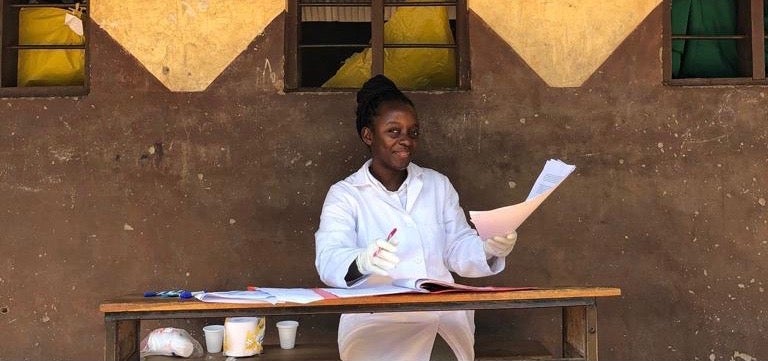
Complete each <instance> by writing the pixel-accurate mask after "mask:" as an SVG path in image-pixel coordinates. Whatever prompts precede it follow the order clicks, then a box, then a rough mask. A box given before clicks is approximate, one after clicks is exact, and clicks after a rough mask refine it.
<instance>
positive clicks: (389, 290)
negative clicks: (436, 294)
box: [323, 285, 414, 298]
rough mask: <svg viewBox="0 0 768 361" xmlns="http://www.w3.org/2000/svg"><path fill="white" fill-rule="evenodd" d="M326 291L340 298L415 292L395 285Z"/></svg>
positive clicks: (330, 289)
mask: <svg viewBox="0 0 768 361" xmlns="http://www.w3.org/2000/svg"><path fill="white" fill-rule="evenodd" d="M323 290H324V291H326V292H328V293H331V294H333V295H335V296H336V297H339V298H348V297H363V296H378V295H393V294H398V293H409V292H413V291H414V290H412V289H410V288H403V287H399V286H393V285H377V286H370V287H361V288H323Z"/></svg>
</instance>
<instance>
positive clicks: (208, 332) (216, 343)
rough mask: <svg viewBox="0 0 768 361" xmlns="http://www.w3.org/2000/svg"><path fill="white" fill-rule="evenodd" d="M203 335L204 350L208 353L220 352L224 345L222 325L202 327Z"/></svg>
mask: <svg viewBox="0 0 768 361" xmlns="http://www.w3.org/2000/svg"><path fill="white" fill-rule="evenodd" d="M203 333H204V334H205V349H206V350H207V351H208V353H219V352H221V345H222V344H223V343H224V325H208V326H205V327H203Z"/></svg>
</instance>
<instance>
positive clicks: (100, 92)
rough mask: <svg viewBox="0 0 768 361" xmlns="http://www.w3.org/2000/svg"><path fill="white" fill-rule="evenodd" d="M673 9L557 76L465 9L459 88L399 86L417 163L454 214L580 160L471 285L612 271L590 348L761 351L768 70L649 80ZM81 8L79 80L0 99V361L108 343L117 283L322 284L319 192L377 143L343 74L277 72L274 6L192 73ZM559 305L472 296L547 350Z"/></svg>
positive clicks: (678, 355)
mask: <svg viewBox="0 0 768 361" xmlns="http://www.w3.org/2000/svg"><path fill="white" fill-rule="evenodd" d="M662 20H663V19H662V11H661V9H660V8H656V9H655V10H653V11H652V12H650V15H648V16H647V18H645V20H644V21H642V22H641V23H639V26H638V27H637V28H636V29H634V30H633V31H632V32H631V33H630V34H629V36H628V37H627V38H626V40H624V41H623V42H622V43H621V44H620V45H618V48H616V50H615V51H613V52H612V53H611V55H610V56H609V57H608V58H607V60H605V62H604V63H602V65H600V66H599V67H598V68H597V70H596V71H595V72H594V73H593V74H592V75H591V76H590V77H588V79H586V80H585V81H584V83H583V84H582V85H581V86H580V87H572V88H555V87H551V86H549V85H547V83H546V82H545V81H544V80H543V79H544V78H543V77H542V76H541V75H539V74H537V72H536V71H534V70H533V68H532V67H531V66H530V65H529V64H528V63H527V62H526V61H525V60H524V59H523V58H522V57H520V56H519V55H518V53H517V52H515V51H514V50H513V49H512V48H510V46H509V41H508V39H507V40H505V37H504V36H500V35H499V34H497V33H495V32H494V31H493V30H492V29H491V28H490V27H489V26H488V25H487V24H486V23H484V22H483V20H482V19H481V18H480V17H478V16H477V15H472V16H471V17H470V21H471V27H470V35H471V40H472V49H471V50H472V51H471V53H472V91H470V92H460V93H443V94H433V93H417V94H412V98H413V100H414V102H415V103H416V104H417V107H418V112H419V116H420V119H421V122H422V128H423V129H424V141H423V143H422V145H421V149H420V153H419V154H418V156H417V163H419V164H421V165H424V166H429V167H431V168H434V169H437V170H439V171H441V172H443V173H445V174H447V175H448V176H449V177H451V179H452V180H453V182H454V185H455V186H456V188H457V190H458V191H459V194H460V195H461V197H462V204H463V205H464V208H465V209H467V210H470V209H472V210H474V209H489V208H493V207H497V206H502V205H506V204H510V203H516V202H519V201H521V200H522V199H524V197H525V195H527V193H528V191H529V189H530V185H531V184H532V182H533V180H534V178H535V176H536V175H537V174H538V172H539V170H540V168H541V166H542V165H543V164H544V161H545V160H546V159H549V158H561V159H563V160H565V161H567V162H569V163H572V164H576V165H577V167H578V168H577V171H576V172H575V173H574V174H573V175H572V176H571V177H570V178H569V179H568V180H567V181H566V182H565V183H564V184H563V185H562V186H561V187H560V188H559V189H558V190H557V191H556V192H555V193H554V194H553V195H552V196H551V197H550V198H549V199H548V200H547V201H546V202H545V203H544V205H543V206H542V207H541V208H540V209H539V210H537V211H536V213H534V215H533V216H532V217H531V218H530V219H529V220H528V221H527V222H526V223H525V224H524V225H523V226H522V227H521V228H520V229H519V232H520V241H519V243H518V246H517V248H516V249H515V251H514V253H513V255H512V256H511V257H510V259H509V265H508V268H507V270H506V271H505V272H504V273H503V274H501V275H498V276H495V277H492V278H489V279H482V280H464V281H467V282H474V283H476V284H499V285H535V286H557V285H606V286H618V287H621V288H622V289H623V292H624V295H623V296H622V297H621V298H617V299H611V300H605V301H602V302H600V305H599V306H600V307H599V309H600V315H599V316H600V317H599V327H600V331H601V333H600V335H601V339H600V356H601V359H605V360H639V359H648V360H650V359H656V360H731V359H733V360H753V359H763V358H766V357H768V356H766V355H768V344H766V342H764V341H765V336H764V334H765V329H764V328H765V327H766V320H765V317H766V316H765V315H764V313H763V310H762V308H763V307H762V304H764V303H765V301H766V295H765V292H764V287H765V285H764V282H767V281H768V279H767V277H768V275H767V274H766V272H767V271H766V267H765V260H764V258H765V255H764V254H763V253H764V252H766V251H768V243H766V241H765V239H766V237H765V233H766V232H767V231H768V224H767V223H768V218H767V214H766V207H765V204H766V201H765V198H766V197H768V196H767V195H766V193H768V191H767V189H766V177H765V176H766V171H765V168H766V163H767V162H768V157H767V156H766V154H767V153H766V151H767V150H768V149H766V148H767V147H766V135H767V133H768V131H766V127H765V121H766V118H767V114H766V112H767V111H766V102H767V100H766V98H765V93H766V89H765V88H763V87H713V88H669V87H664V86H662V85H661V68H662V67H661V63H660V57H659V53H660V48H661V46H662V44H661V36H660V34H661V31H662V27H661V24H662ZM92 25H94V26H93V29H92V30H93V31H92V34H91V52H92V53H91V54H92V64H91V74H92V79H91V83H92V86H91V93H90V94H89V95H88V96H86V97H83V98H79V99H69V98H68V99H3V100H2V101H1V102H0V119H2V121H0V159H2V161H0V205H1V206H0V230H2V231H1V232H0V254H2V255H3V256H2V258H1V259H0V262H2V263H0V325H2V327H0V340H2V341H0V360H21V359H28V360H49V359H50V360H98V359H101V358H102V357H103V345H104V336H103V325H102V321H101V314H100V313H99V312H98V304H99V302H100V301H101V300H102V299H105V298H109V297H113V296H115V295H120V294H139V293H141V292H143V291H144V290H148V289H169V288H187V289H193V290H197V289H207V290H224V289H234V288H242V287H244V286H245V285H249V284H256V285H271V286H306V287H310V286H317V285H319V284H320V282H319V279H318V277H317V276H316V273H315V270H314V266H313V259H314V248H313V247H314V240H313V232H314V230H315V229H316V227H317V222H318V216H319V213H320V207H321V205H322V202H323V199H324V196H325V193H326V191H327V189H328V187H329V186H330V185H331V184H332V183H333V182H336V181H337V180H339V179H341V178H342V177H344V176H346V175H347V174H349V173H350V172H352V171H353V170H355V169H357V168H358V167H359V166H360V164H361V163H362V162H363V160H364V159H365V158H366V156H367V154H366V150H365V148H364V147H363V146H362V144H361V143H360V141H359V140H358V139H357V137H356V135H355V133H354V125H353V122H354V120H353V119H354V114H353V108H354V95H353V94H322V95H320V94H282V93H281V92H280V91H278V90H276V89H279V88H280V84H281V82H282V77H283V74H282V62H283V61H282V52H283V47H282V44H283V35H282V34H283V20H282V17H281V16H280V17H278V18H277V19H275V21H273V22H272V23H271V24H269V25H268V26H267V28H266V30H265V31H264V33H263V36H259V37H256V38H255V39H254V40H253V42H252V43H251V44H250V45H249V46H248V47H247V48H246V49H245V51H244V52H242V54H240V55H239V56H238V57H236V58H235V59H234V61H233V62H232V63H231V64H229V65H228V66H227V67H226V69H224V70H223V72H222V73H221V74H220V75H219V76H218V77H217V78H216V79H215V80H214V81H213V82H212V83H211V84H210V85H209V86H207V88H206V90H205V91H202V92H197V93H176V92H171V91H169V90H168V88H167V87H166V86H164V85H163V83H161V82H160V81H158V80H157V78H155V77H154V76H153V75H152V73H150V72H149V71H147V70H146V69H145V67H144V66H143V65H142V64H141V63H139V61H137V60H136V58H135V57H133V56H132V55H130V54H129V53H128V52H126V51H125V50H124V48H122V47H121V46H120V45H119V44H118V43H117V42H116V41H115V40H114V38H113V37H111V36H110V35H108V34H107V32H105V31H104V30H103V29H102V28H100V27H98V26H96V24H92ZM150 148H153V149H154V152H152V151H150ZM161 149H162V151H160V150H161ZM558 317H559V315H558V314H557V313H556V312H550V311H534V312H530V313H525V312H519V311H504V312H490V311H482V312H478V316H477V319H478V335H479V337H489V336H491V335H493V334H494V333H495V331H494V330H495V329H497V328H501V327H510V328H511V330H512V331H510V332H509V335H510V337H514V338H535V339H539V340H542V341H543V342H544V343H545V345H547V346H548V347H549V348H550V349H552V350H553V351H557V350H559V346H558V343H557V342H558V341H557V338H556V335H557V334H558V332H559V330H558V329H557V325H558V323H559V318H558ZM302 322H303V323H302V324H303V325H304V326H302V334H301V335H300V339H301V337H304V339H305V340H306V339H312V340H318V339H324V340H328V341H332V340H334V339H335V329H334V325H335V322H336V319H335V317H331V316H323V317H320V316H317V317H307V318H306V319H303V320H302ZM166 324H167V323H157V324H150V325H147V329H149V328H152V327H155V326H161V325H166ZM174 325H176V326H178V327H185V328H187V329H188V330H190V331H191V332H192V333H193V335H195V336H196V337H198V338H200V339H201V335H200V331H199V327H200V326H201V325H200V324H198V323H195V322H184V321H179V322H175V323H174ZM305 326H306V327H305ZM145 331H146V330H145ZM268 337H270V338H272V339H274V337H275V336H274V335H272V334H269V335H268Z"/></svg>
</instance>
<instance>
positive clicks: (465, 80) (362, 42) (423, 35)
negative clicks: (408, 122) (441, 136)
mask: <svg viewBox="0 0 768 361" xmlns="http://www.w3.org/2000/svg"><path fill="white" fill-rule="evenodd" d="M285 30H286V32H285V34H286V65H285V66H286V70H285V73H286V74H285V80H286V89H287V90H319V91H339V90H342V91H343V90H351V89H355V88H359V87H360V86H361V85H362V83H363V82H364V81H365V80H367V79H368V78H369V77H370V76H371V75H372V74H384V75H387V76H388V77H389V78H391V79H392V80H393V81H394V82H395V83H396V84H397V85H398V86H399V87H400V88H402V89H407V90H438V89H449V90H450V89H453V90H456V89H468V88H469V53H468V30H467V4H466V0H453V1H451V0H438V1H424V0H290V1H288V13H287V17H286V29H285Z"/></svg>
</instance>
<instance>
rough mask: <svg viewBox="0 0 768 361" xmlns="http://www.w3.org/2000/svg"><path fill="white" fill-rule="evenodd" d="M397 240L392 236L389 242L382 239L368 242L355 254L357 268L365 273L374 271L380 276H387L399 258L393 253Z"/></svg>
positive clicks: (395, 249) (395, 250)
mask: <svg viewBox="0 0 768 361" xmlns="http://www.w3.org/2000/svg"><path fill="white" fill-rule="evenodd" d="M397 243H398V241H397V240H396V239H394V238H392V239H390V240H389V242H387V241H385V240H383V239H377V240H376V241H374V242H373V243H371V244H369V245H368V247H366V248H365V249H364V250H363V251H362V252H360V254H359V255H357V259H356V260H355V261H356V262H357V270H358V271H360V273H362V274H364V275H367V274H371V273H375V274H377V275H381V276H388V275H389V271H391V270H392V269H393V268H395V266H397V264H398V263H399V262H400V258H398V257H397V256H396V255H395V252H397Z"/></svg>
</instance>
